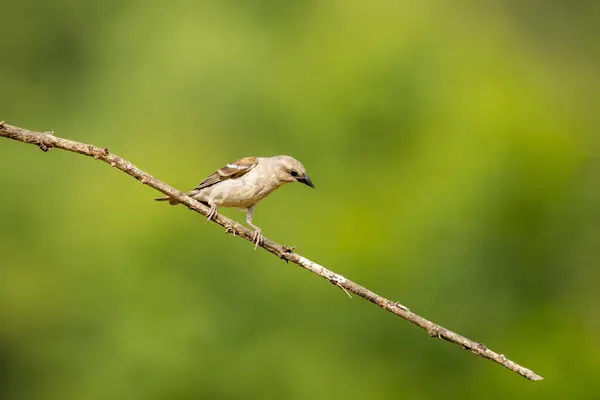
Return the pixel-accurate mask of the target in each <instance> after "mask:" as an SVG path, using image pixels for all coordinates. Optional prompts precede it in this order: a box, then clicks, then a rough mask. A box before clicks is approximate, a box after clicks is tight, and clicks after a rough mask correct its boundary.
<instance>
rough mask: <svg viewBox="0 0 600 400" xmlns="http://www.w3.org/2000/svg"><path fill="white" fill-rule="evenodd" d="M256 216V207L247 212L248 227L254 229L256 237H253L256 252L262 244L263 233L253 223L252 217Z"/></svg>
mask: <svg viewBox="0 0 600 400" xmlns="http://www.w3.org/2000/svg"><path fill="white" fill-rule="evenodd" d="M253 214H254V206H252V207H250V208H249V209H247V210H246V222H247V223H248V225H250V226H251V227H253V228H254V236H252V242H253V243H255V245H254V250H256V248H257V247H258V245H259V244H260V242H262V231H261V229H260V228H259V227H258V226H256V225H254V224H253V223H252V215H253Z"/></svg>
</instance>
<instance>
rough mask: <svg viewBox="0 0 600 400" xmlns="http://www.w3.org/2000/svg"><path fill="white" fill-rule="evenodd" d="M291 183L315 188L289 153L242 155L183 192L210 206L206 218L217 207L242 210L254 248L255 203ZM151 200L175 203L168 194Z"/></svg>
mask: <svg viewBox="0 0 600 400" xmlns="http://www.w3.org/2000/svg"><path fill="white" fill-rule="evenodd" d="M292 182H300V183H303V184H305V185H306V186H309V187H311V188H315V185H314V184H313V182H312V181H311V179H310V178H309V176H308V174H307V173H306V168H304V165H302V163H301V162H300V161H298V160H296V159H295V158H293V157H291V156H287V155H279V156H274V157H245V158H241V159H239V160H237V161H234V162H232V163H229V164H227V165H225V166H224V167H223V168H220V169H218V170H217V171H215V172H214V173H212V174H211V175H209V176H207V177H206V178H205V179H204V180H203V181H202V182H200V183H199V184H198V186H196V187H195V188H194V190H192V191H190V192H188V193H186V194H187V195H188V196H190V197H192V198H193V199H195V200H198V201H200V202H201V203H203V204H204V205H206V206H208V207H210V211H209V213H208V217H207V221H210V220H211V219H213V218H214V217H215V215H217V209H218V208H219V207H231V208H239V209H241V210H245V211H246V223H247V224H248V225H249V226H251V227H252V228H254V234H253V236H252V242H253V243H254V244H255V246H254V249H255V250H256V248H257V247H258V245H259V244H260V243H261V242H262V230H261V229H260V228H259V227H258V226H256V225H254V224H253V223H252V217H253V216H254V209H255V207H256V205H257V204H258V203H259V202H260V201H261V200H263V199H264V198H265V197H267V196H268V195H269V194H271V193H273V192H274V191H275V190H277V189H279V188H280V187H281V186H283V185H285V184H287V183H292ZM155 200H156V201H168V202H169V204H171V205H177V204H179V201H177V200H176V199H173V198H171V197H168V196H167V197H159V198H157V199H155Z"/></svg>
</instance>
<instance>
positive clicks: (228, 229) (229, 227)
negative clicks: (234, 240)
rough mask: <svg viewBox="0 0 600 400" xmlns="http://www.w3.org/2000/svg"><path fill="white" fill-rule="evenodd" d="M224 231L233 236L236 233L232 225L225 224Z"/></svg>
mask: <svg viewBox="0 0 600 400" xmlns="http://www.w3.org/2000/svg"><path fill="white" fill-rule="evenodd" d="M225 233H229V234H231V235H233V236H235V235H236V231H235V228H234V227H233V225H226V226H225Z"/></svg>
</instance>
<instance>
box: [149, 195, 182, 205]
mask: <svg viewBox="0 0 600 400" xmlns="http://www.w3.org/2000/svg"><path fill="white" fill-rule="evenodd" d="M154 200H155V201H168V202H169V204H170V205H172V206H176V205H177V204H179V201H177V200H175V199H173V198H171V197H168V196H166V197H159V198H158V199H154Z"/></svg>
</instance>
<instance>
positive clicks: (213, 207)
mask: <svg viewBox="0 0 600 400" xmlns="http://www.w3.org/2000/svg"><path fill="white" fill-rule="evenodd" d="M215 215H217V206H216V205H214V204H211V205H210V212H209V213H208V217H206V222H208V221H210V220H211V219H213V218H214V217H215Z"/></svg>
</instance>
